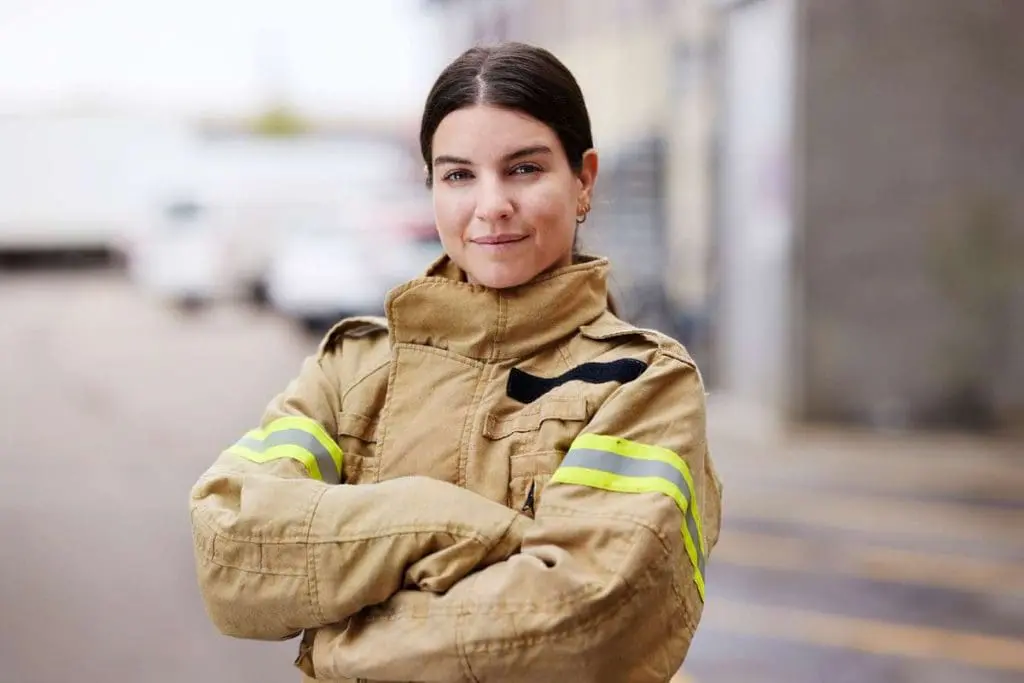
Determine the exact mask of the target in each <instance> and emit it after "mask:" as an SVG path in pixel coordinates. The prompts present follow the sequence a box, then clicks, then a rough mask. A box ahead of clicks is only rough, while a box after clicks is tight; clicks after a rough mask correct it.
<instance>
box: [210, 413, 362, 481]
mask: <svg viewBox="0 0 1024 683" xmlns="http://www.w3.org/2000/svg"><path fill="white" fill-rule="evenodd" d="M228 452H230V453H234V454H235V455H238V456H240V457H243V458H245V459H247V460H251V461H253V462H258V463H263V462H269V461H271V460H278V459H280V458H291V459H292V460H296V461H298V462H300V463H302V465H303V466H304V467H305V468H306V471H308V472H309V474H310V476H311V477H313V478H314V479H319V480H320V481H323V482H326V483H328V484H338V483H340V482H341V465H342V457H343V455H342V451H341V448H340V447H339V446H338V444H337V443H335V442H334V440H333V439H331V437H330V436H328V435H327V432H326V431H324V428H323V427H322V426H321V425H320V423H318V422H316V421H315V420H310V419H308V418H304V417H283V418H279V419H277V420H274V421H273V422H272V423H270V424H269V425H268V426H267V427H266V428H264V429H254V430H252V431H250V432H249V433H247V434H246V435H245V436H243V437H242V438H241V439H239V440H238V441H236V442H235V443H234V445H232V446H231V447H230V448H228Z"/></svg>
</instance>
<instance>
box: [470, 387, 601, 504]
mask: <svg viewBox="0 0 1024 683" xmlns="http://www.w3.org/2000/svg"><path fill="white" fill-rule="evenodd" d="M589 417H590V415H589V411H588V404H587V400H586V398H584V397H583V396H581V395H564V396H555V395H549V396H545V397H544V398H542V399H541V400H539V401H537V402H536V403H532V404H530V405H528V406H526V407H522V408H519V409H518V410H516V411H514V412H511V413H497V412H492V413H489V414H488V416H487V419H486V422H485V423H484V429H483V436H484V439H485V441H486V447H487V451H488V453H487V458H488V459H489V460H492V459H503V460H504V459H507V462H508V472H509V481H508V493H507V500H506V505H508V506H509V507H511V508H512V509H514V510H520V511H522V512H524V513H525V514H527V515H529V516H530V517H532V516H533V513H534V511H535V510H536V508H537V506H538V505H539V504H540V499H541V496H542V495H543V492H544V486H545V485H546V484H547V483H548V481H549V480H550V479H551V475H552V474H554V472H555V470H556V469H558V466H559V465H560V464H561V462H562V458H564V457H565V453H566V451H568V450H569V446H570V445H571V444H572V442H573V439H575V438H576V436H577V435H578V434H579V433H580V431H582V429H583V427H584V425H586V423H587V420H588V419H589Z"/></svg>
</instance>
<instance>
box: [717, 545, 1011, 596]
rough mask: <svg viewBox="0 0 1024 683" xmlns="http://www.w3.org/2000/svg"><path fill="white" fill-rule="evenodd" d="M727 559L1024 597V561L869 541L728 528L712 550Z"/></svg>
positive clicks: (740, 563)
mask: <svg viewBox="0 0 1024 683" xmlns="http://www.w3.org/2000/svg"><path fill="white" fill-rule="evenodd" d="M710 561H711V566H712V567H713V566H714V564H715V563H716V562H724V563H726V564H730V565H736V566H741V567H757V568H763V569H775V570H781V571H794V572H813V573H825V574H833V573H834V574H845V575H847V576H854V577H857V578H863V579H870V580H872V581H890V582H897V583H910V584H921V585H928V586H936V587H940V588H951V589H959V590H967V591H977V592H982V593H995V594H998V595H1002V596H1006V597H1009V596H1012V595H1018V596H1024V563H1001V562H995V561H990V560H984V559H980V558H976V557H970V556H965V555H951V554H933V553H922V552H916V551H910V550H902V549H898V548H886V547H881V546H869V545H859V544H858V545H856V546H851V545H842V546H839V545H835V544H834V543H833V542H831V541H829V542H822V543H816V542H813V541H808V540H806V539H800V538H792V537H786V536H774V535H768V534H754V533H746V532H740V531H729V530H725V531H723V532H722V537H721V540H720V541H719V543H718V545H717V546H716V547H715V549H714V551H713V552H712V554H711V560H710Z"/></svg>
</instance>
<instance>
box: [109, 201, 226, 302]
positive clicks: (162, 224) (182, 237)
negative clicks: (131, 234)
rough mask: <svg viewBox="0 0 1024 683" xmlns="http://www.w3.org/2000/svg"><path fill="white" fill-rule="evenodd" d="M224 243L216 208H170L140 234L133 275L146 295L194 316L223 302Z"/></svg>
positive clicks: (180, 204)
mask: <svg viewBox="0 0 1024 683" xmlns="http://www.w3.org/2000/svg"><path fill="white" fill-rule="evenodd" d="M221 252H222V238H221V235H220V233H219V230H218V225H217V222H216V217H215V212H214V210H213V209H212V207H208V206H205V205H203V204H202V203H200V202H198V201H195V200H191V199H184V200H180V201H175V202H172V203H170V204H169V205H167V206H166V207H165V208H164V209H163V211H162V212H161V213H160V215H159V216H158V218H157V220H155V221H154V222H153V223H152V224H151V225H150V226H148V227H147V228H146V229H144V230H142V231H140V232H139V234H137V235H136V237H135V241H134V242H133V245H132V248H131V251H130V252H129V262H128V267H129V272H130V274H131V277H132V279H133V280H135V282H136V283H137V284H138V285H139V286H140V287H141V289H142V290H143V291H144V292H147V293H148V294H151V295H153V296H155V297H156V298H158V299H160V300H162V301H166V302H169V303H171V304H173V305H175V306H177V307H179V308H182V309H187V310H196V309H199V308H202V307H204V306H206V305H208V304H210V303H212V302H213V301H214V300H215V299H217V298H219V297H220V294H221V289H222V286H223V281H222V278H221V272H222V268H221Z"/></svg>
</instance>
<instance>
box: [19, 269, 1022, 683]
mask: <svg viewBox="0 0 1024 683" xmlns="http://www.w3.org/2000/svg"><path fill="white" fill-rule="evenodd" d="M0 321H2V324H0V348H2V350H3V353H2V354H0V401H2V405H0V427H2V429H0V434H2V436H0V439H2V441H0V444H2V447H0V541H2V542H0V548H2V567H3V576H2V579H3V580H2V581H0V615H2V618H0V673H2V675H0V680H2V681H11V682H12V683H13V682H15V681H16V682H18V683H54V682H57V681H62V682H67V683H101V682H102V683H114V682H119V681H146V682H147V683H163V682H165V681H166V682H168V683H169V682H171V681H174V682H186V681H187V682H189V683H196V682H199V681H211V682H213V681H217V682H218V683H221V682H223V683H227V682H230V681H238V682H239V683H242V682H244V683H260V682H262V681H267V682H271V681H275V682H276V681H295V680H297V675H296V674H297V672H296V671H295V670H294V669H293V667H292V660H293V659H294V656H295V644H294V643H255V642H243V641H238V640H232V639H228V638H225V637H222V636H220V635H218V634H217V633H216V632H215V631H214V630H213V628H212V627H211V626H210V625H209V624H208V623H207V620H206V617H205V615H204V613H203V609H202V605H201V603H200V601H199V597H198V594H197V591H196V588H195V579H194V569H193V565H192V550H191V540H190V535H189V528H188V516H187V505H186V502H187V494H188V490H189V487H190V486H191V484H192V483H193V482H194V480H195V478H196V477H197V476H198V474H199V473H200V472H201V471H202V470H203V468H205V467H206V466H207V465H208V464H209V462H210V461H211V460H212V459H213V458H214V457H215V456H216V454H217V453H218V452H219V450H220V449H221V448H222V447H223V446H225V445H226V444H228V443H230V442H231V441H232V440H233V439H234V438H235V437H236V436H237V435H238V434H240V433H241V432H243V431H245V430H246V429H248V428H249V427H251V425H252V423H253V421H254V420H256V419H257V418H258V416H259V413H260V411H261V410H262V408H263V406H264V404H265V403H266V401H267V400H268V399H269V397H270V396H271V395H272V394H273V393H274V392H276V391H277V390H279V389H280V388H281V387H283V386H284V384H285V383H286V382H287V381H288V379H289V378H290V377H291V376H292V374H293V373H294V372H295V370H296V369H297V368H298V364H299V362H300V360H301V358H302V357H303V356H304V355H305V354H306V353H309V352H310V351H311V349H312V344H313V343H314V342H313V340H311V339H309V338H307V337H304V336H302V335H300V334H298V333H297V332H296V331H294V329H293V328H292V327H291V326H289V325H287V324H286V323H284V322H282V321H280V320H278V319H276V318H275V317H274V316H272V315H269V314H265V313H259V312H254V311H247V310H243V309H239V308H229V307H224V308H218V309H216V310H210V311H206V312H203V313H201V314H199V315H196V316H183V315H180V314H178V313H176V312H174V311H172V310H170V309H167V308H165V307H162V306H160V305H158V304H156V303H154V302H152V301H149V300H147V299H146V298H145V297H143V296H142V295H141V294H140V293H139V292H138V291H136V290H134V289H133V288H131V287H130V286H128V284H127V283H125V282H124V280H123V279H122V277H121V276H120V275H118V274H117V273H107V272H65V273H53V272H15V273H6V272H2V271H0ZM729 427H730V426H729V425H728V423H725V424H717V425H716V430H717V432H716V438H715V441H714V442H713V443H714V444H715V449H716V450H715V456H716V462H718V463H719V468H720V470H721V473H722V476H723V478H724V479H725V481H726V525H725V531H724V532H723V535H722V541H721V543H720V545H719V547H718V548H717V549H716V551H715V553H714V554H713V555H712V559H711V563H710V564H709V568H708V574H709V576H708V584H709V589H708V608H707V615H706V617H705V620H704V622H703V624H702V626H701V630H700V631H699V633H698V636H697V638H696V640H695V642H694V645H693V649H692V652H691V657H690V659H689V660H688V662H687V665H686V667H685V673H686V676H687V677H689V678H690V679H692V680H695V681H698V682H699V683H708V682H722V683H732V682H740V681H743V682H746V681H764V682H775V681H778V682H780V683H782V682H786V683H799V682H803V681H857V682H866V681H892V682H900V683H917V682H922V683H923V682H925V681H927V682H929V683H943V682H944V681H979V682H990V681H991V682H993V683H994V682H996V681H1000V682H1001V681H1006V682H1009V681H1020V680H1024V446H1022V445H1021V444H1005V443H987V442H979V441H976V440H972V439H967V438H963V437H952V436H942V437H935V438H927V439H922V438H915V439H896V438H881V437H874V436H862V435H849V434H846V435H838V434H835V433H832V432H829V433H824V432H816V433H811V434H804V435H801V436H800V437H798V438H795V439H793V440H792V441H789V442H786V443H773V444H765V443H763V442H758V441H756V440H755V441H751V440H749V439H742V438H739V437H736V436H735V434H734V431H733V430H731V429H730V428H729ZM739 431H740V430H736V433H738V432H739Z"/></svg>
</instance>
